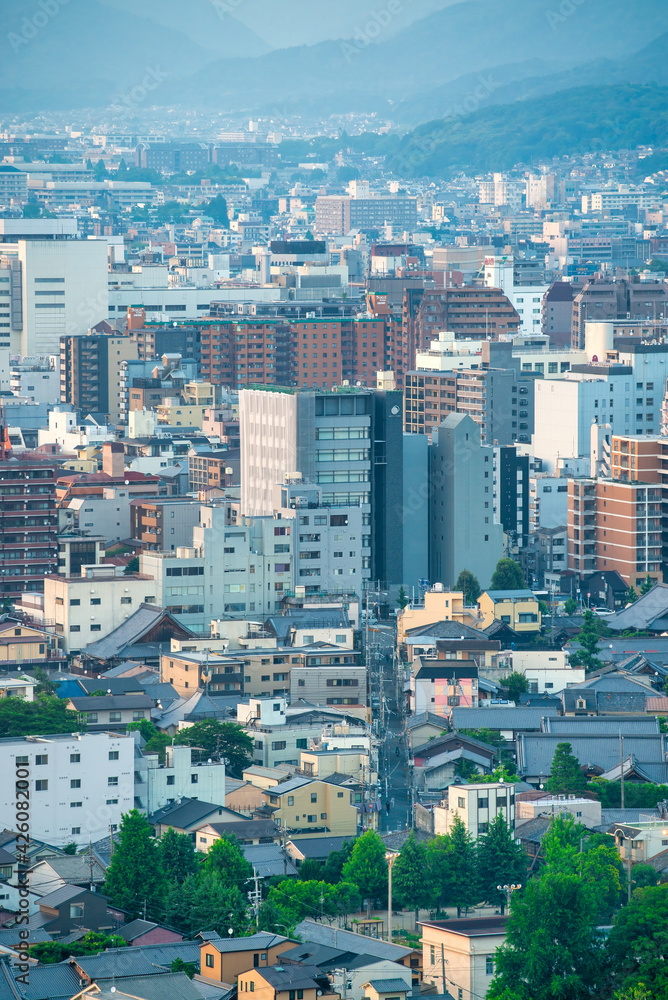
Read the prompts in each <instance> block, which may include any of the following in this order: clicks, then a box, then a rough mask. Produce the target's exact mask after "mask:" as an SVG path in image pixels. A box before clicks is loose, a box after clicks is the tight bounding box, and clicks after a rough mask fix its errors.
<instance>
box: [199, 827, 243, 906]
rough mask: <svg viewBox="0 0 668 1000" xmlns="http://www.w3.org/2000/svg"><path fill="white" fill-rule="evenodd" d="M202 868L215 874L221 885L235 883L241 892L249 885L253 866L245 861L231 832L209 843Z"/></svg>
mask: <svg viewBox="0 0 668 1000" xmlns="http://www.w3.org/2000/svg"><path fill="white" fill-rule="evenodd" d="M204 870H205V872H207V873H213V874H216V875H217V876H218V877H219V878H220V880H221V882H222V883H223V885H227V886H230V885H236V886H237V887H238V888H239V889H241V890H242V892H246V891H247V890H248V889H249V888H250V887H251V886H250V884H249V883H250V882H251V880H252V878H253V866H252V865H251V864H250V863H249V862H248V861H246V858H245V857H244V855H243V852H242V850H241V848H240V847H239V842H238V840H237V838H236V837H235V836H234V835H232V834H225V835H224V836H222V837H221V838H220V839H219V840H216V841H215V843H213V844H212V845H211V847H210V848H209V851H208V853H207V856H206V860H205V862H204ZM247 883H248V884H247Z"/></svg>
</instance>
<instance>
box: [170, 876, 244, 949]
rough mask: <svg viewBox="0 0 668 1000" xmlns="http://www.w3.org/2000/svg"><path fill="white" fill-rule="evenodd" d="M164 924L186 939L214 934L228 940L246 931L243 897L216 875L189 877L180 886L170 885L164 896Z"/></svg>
mask: <svg viewBox="0 0 668 1000" xmlns="http://www.w3.org/2000/svg"><path fill="white" fill-rule="evenodd" d="M165 920H166V922H167V923H168V924H169V925H170V927H174V928H176V929H177V930H178V931H180V932H181V933H182V934H185V935H186V936H188V937H194V935H195V934H197V933H198V932H199V931H217V932H218V934H220V936H221V937H225V938H227V937H228V930H229V928H230V927H231V928H232V929H233V931H234V933H235V934H241V933H243V932H244V931H245V930H246V929H247V927H248V913H247V908H246V897H245V896H244V895H243V894H242V893H241V891H240V890H239V889H238V888H237V887H236V886H234V885H225V884H223V882H222V881H221V879H220V878H219V876H218V875H217V874H216V873H215V872H202V871H200V872H197V873H196V874H195V875H189V876H188V878H187V879H186V880H185V882H183V884H182V885H178V884H177V883H176V882H173V883H172V884H171V885H170V886H169V889H168V890H167V893H166V898H165Z"/></svg>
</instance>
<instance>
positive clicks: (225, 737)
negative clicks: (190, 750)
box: [174, 719, 253, 778]
mask: <svg viewBox="0 0 668 1000" xmlns="http://www.w3.org/2000/svg"><path fill="white" fill-rule="evenodd" d="M174 742H175V743H178V744H187V745H188V746H191V747H200V748H201V749H202V750H203V751H204V753H205V754H208V755H209V756H210V757H213V758H214V759H216V760H222V759H224V758H225V759H227V766H228V769H229V772H230V773H231V774H233V775H234V776H235V777H237V778H240V777H241V772H242V771H243V769H244V768H245V767H248V765H249V764H250V762H251V761H252V759H253V740H252V739H251V738H250V736H249V735H248V734H247V733H245V732H244V731H243V729H242V728H241V726H239V725H237V723H236V722H219V721H218V719H203V720H202V722H195V723H194V724H193V725H192V726H188V727H187V728H186V729H180V730H179V731H178V733H177V734H176V736H175V737H174Z"/></svg>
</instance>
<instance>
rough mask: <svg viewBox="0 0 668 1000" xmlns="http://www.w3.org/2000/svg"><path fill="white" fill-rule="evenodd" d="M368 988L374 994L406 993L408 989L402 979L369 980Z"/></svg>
mask: <svg viewBox="0 0 668 1000" xmlns="http://www.w3.org/2000/svg"><path fill="white" fill-rule="evenodd" d="M369 986H372V987H373V988H374V990H375V991H376V993H407V992H408V991H409V989H410V987H408V986H406V983H405V981H404V980H403V979H370V980H369Z"/></svg>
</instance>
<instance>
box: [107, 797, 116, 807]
mask: <svg viewBox="0 0 668 1000" xmlns="http://www.w3.org/2000/svg"><path fill="white" fill-rule="evenodd" d="M107 805H108V806H117V805H118V799H107Z"/></svg>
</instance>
